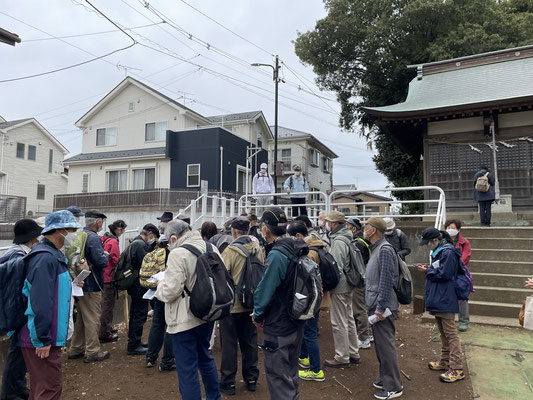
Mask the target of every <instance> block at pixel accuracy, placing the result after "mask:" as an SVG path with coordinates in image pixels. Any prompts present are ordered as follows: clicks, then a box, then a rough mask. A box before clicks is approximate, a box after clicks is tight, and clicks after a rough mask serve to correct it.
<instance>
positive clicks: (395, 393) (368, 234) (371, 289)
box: [363, 217, 403, 399]
mask: <svg viewBox="0 0 533 400" xmlns="http://www.w3.org/2000/svg"><path fill="white" fill-rule="evenodd" d="M386 230H387V223H386V222H385V221H384V220H383V218H379V217H372V218H370V219H369V220H368V221H367V223H366V224H365V228H364V231H363V232H364V236H365V239H366V240H368V241H370V243H371V246H370V251H371V253H370V259H369V260H368V264H367V267H366V275H365V289H366V291H365V302H366V306H367V308H368V313H369V315H373V314H375V315H376V316H377V318H378V322H376V323H375V324H373V325H372V332H373V335H374V347H375V348H376V355H377V357H378V361H379V372H380V376H379V379H378V380H376V381H374V382H373V383H372V385H373V386H374V387H375V388H376V389H379V391H378V392H377V393H376V394H374V397H376V398H377V399H394V398H396V397H400V396H401V395H402V394H403V386H402V381H401V379H400V369H399V367H398V353H397V351H396V344H395V340H396V339H395V334H396V328H395V326H394V321H395V320H396V318H397V317H398V306H399V303H398V298H397V297H396V292H395V291H394V282H396V281H397V280H398V276H399V269H398V259H397V256H396V252H395V251H394V249H393V248H392V246H391V245H390V244H389V243H388V242H387V240H386V239H385V238H384V237H383V236H384V234H385V231H386ZM386 309H389V310H390V311H391V313H392V315H391V316H389V317H384V316H383V314H384V313H385V310H386Z"/></svg>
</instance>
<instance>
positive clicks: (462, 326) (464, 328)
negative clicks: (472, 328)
mask: <svg viewBox="0 0 533 400" xmlns="http://www.w3.org/2000/svg"><path fill="white" fill-rule="evenodd" d="M467 330H468V325H467V324H459V332H466V331H467Z"/></svg>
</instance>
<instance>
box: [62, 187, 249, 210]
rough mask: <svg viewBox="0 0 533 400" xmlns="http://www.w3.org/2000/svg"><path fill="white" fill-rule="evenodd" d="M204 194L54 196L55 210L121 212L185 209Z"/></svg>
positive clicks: (154, 192)
mask: <svg viewBox="0 0 533 400" xmlns="http://www.w3.org/2000/svg"><path fill="white" fill-rule="evenodd" d="M209 194H210V195H213V194H216V195H218V196H222V197H226V198H228V199H236V198H238V196H240V194H237V193H236V192H222V194H221V193H220V192H218V191H209ZM200 195H201V193H200V192H199V191H197V190H184V189H162V188H160V189H146V190H123V191H118V192H94V193H72V194H58V195H55V196H54V210H62V209H65V208H67V207H68V206H71V205H76V206H78V207H80V208H81V209H91V208H97V209H108V210H110V209H118V208H124V207H128V208H131V209H142V208H164V207H173V208H184V207H187V206H188V205H189V204H191V200H194V199H197V198H198V197H199V196H200Z"/></svg>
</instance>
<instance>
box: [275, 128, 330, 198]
mask: <svg viewBox="0 0 533 400" xmlns="http://www.w3.org/2000/svg"><path fill="white" fill-rule="evenodd" d="M270 128H271V129H272V130H273V129H274V127H273V126H271V127H270ZM270 150H271V153H273V152H274V143H273V142H271V143H270ZM337 157H338V155H337V154H335V153H334V152H333V151H332V150H331V149H330V148H329V147H327V146H326V145H325V144H323V143H322V142H321V141H320V140H318V139H317V138H316V137H315V136H313V135H312V134H310V133H306V132H301V131H297V130H295V129H290V128H285V127H282V126H278V161H281V162H282V163H283V176H278V191H283V183H284V182H285V180H286V179H287V178H288V177H289V176H290V175H292V174H293V173H294V171H293V168H294V166H295V165H300V166H301V168H302V174H303V175H304V176H305V178H306V179H307V181H308V182H309V190H310V191H322V192H324V193H326V194H327V193H329V192H331V190H332V188H333V163H332V160H333V159H335V158H337ZM270 162H271V165H273V162H274V161H273V157H270ZM271 170H273V168H271Z"/></svg>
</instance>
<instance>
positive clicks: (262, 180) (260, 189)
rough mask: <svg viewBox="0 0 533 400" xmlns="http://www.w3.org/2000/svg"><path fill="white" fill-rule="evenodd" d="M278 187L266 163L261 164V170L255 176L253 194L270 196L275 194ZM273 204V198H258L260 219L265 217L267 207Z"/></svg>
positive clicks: (257, 212)
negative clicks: (264, 212)
mask: <svg viewBox="0 0 533 400" xmlns="http://www.w3.org/2000/svg"><path fill="white" fill-rule="evenodd" d="M275 192H276V187H275V186H274V180H273V179H272V176H270V174H269V173H268V172H267V165H266V163H263V164H261V170H260V171H259V172H258V173H257V174H255V175H254V179H253V181H252V194H253V195H254V196H255V195H256V194H269V193H275ZM271 203H272V196H258V197H256V211H255V212H256V214H257V216H258V217H259V218H261V216H262V215H263V211H264V210H265V207H266V206H269V205H270V204H271Z"/></svg>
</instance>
